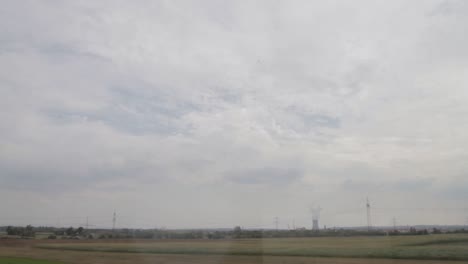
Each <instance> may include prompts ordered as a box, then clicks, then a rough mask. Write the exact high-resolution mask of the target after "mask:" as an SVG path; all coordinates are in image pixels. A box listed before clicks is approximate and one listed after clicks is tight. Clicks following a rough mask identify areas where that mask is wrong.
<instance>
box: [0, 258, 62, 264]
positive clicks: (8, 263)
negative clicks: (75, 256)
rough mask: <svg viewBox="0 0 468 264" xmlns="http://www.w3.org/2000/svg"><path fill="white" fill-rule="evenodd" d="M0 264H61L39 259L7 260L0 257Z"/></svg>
mask: <svg viewBox="0 0 468 264" xmlns="http://www.w3.org/2000/svg"><path fill="white" fill-rule="evenodd" d="M0 263H2V264H61V262H56V261H49V260H40V259H29V258H7V257H0Z"/></svg>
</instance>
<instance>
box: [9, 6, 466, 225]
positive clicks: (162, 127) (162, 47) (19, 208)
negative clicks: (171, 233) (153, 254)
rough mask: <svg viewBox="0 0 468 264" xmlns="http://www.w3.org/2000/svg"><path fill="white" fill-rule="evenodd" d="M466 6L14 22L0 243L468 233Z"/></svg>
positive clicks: (234, 10) (207, 10) (101, 12)
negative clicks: (301, 232)
mask: <svg viewBox="0 0 468 264" xmlns="http://www.w3.org/2000/svg"><path fill="white" fill-rule="evenodd" d="M467 32H468V2H466V1H462V0H460V1H456V0H442V1H439V0H437V1H434V0H427V1H399V0H396V1H381V0H369V1H364V0H363V1H361V0H359V1H344V0H343V1H299V0H294V1H276V0H272V1H261V0H258V1H248V0H239V1H209V0H202V1H183V0H175V1H173V0H171V1H169V0H167V1H163V0H160V1H159V0H157V1H144V0H136V1H117V0H115V1H114V0H112V1H111V0H108V1H106V0H101V1H91V0H89V1H58V0H43V1H33V0H30V1H28V0H24V1H15V0H4V1H2V3H1V5H0V109H1V111H0V226H1V225H11V224H16V225H26V224H33V225H51V226H70V225H73V226H78V225H83V224H84V223H85V221H86V218H87V217H88V221H89V224H90V225H92V226H96V227H110V226H112V214H113V212H114V210H115V212H116V214H117V223H116V225H117V227H144V228H154V227H157V228H218V227H227V228H231V227H234V226H242V227H245V228H272V227H274V225H275V222H274V221H275V220H274V219H275V217H278V219H279V226H280V228H287V226H288V225H289V226H290V227H292V225H293V224H294V225H295V226H296V227H301V226H304V227H307V228H310V226H311V213H310V211H309V210H310V208H311V207H317V206H320V207H321V208H323V210H322V211H321V216H320V226H321V227H322V226H324V225H326V226H328V227H332V226H366V225H367V222H366V219H367V218H366V208H365V204H366V198H367V197H369V200H370V203H371V214H372V225H392V223H393V221H392V218H395V219H396V221H397V223H398V224H401V225H416V224H467V223H468V206H467V202H468V175H467V173H468V163H467V162H466V161H467V160H468V89H467V86H468V48H467V47H468V34H467Z"/></svg>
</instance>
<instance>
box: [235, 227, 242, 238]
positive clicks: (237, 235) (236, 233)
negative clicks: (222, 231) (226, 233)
mask: <svg viewBox="0 0 468 264" xmlns="http://www.w3.org/2000/svg"><path fill="white" fill-rule="evenodd" d="M233 235H234V238H240V237H241V235H242V229H241V227H240V226H236V227H234V232H233Z"/></svg>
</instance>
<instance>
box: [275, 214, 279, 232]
mask: <svg viewBox="0 0 468 264" xmlns="http://www.w3.org/2000/svg"><path fill="white" fill-rule="evenodd" d="M278 221H279V220H278V217H275V229H276V231H278Z"/></svg>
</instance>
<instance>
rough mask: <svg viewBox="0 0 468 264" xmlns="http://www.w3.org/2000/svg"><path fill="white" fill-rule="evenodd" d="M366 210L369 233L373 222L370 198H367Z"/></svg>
mask: <svg viewBox="0 0 468 264" xmlns="http://www.w3.org/2000/svg"><path fill="white" fill-rule="evenodd" d="M366 210H367V231H370V230H371V229H372V221H371V206H370V203H369V198H366Z"/></svg>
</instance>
